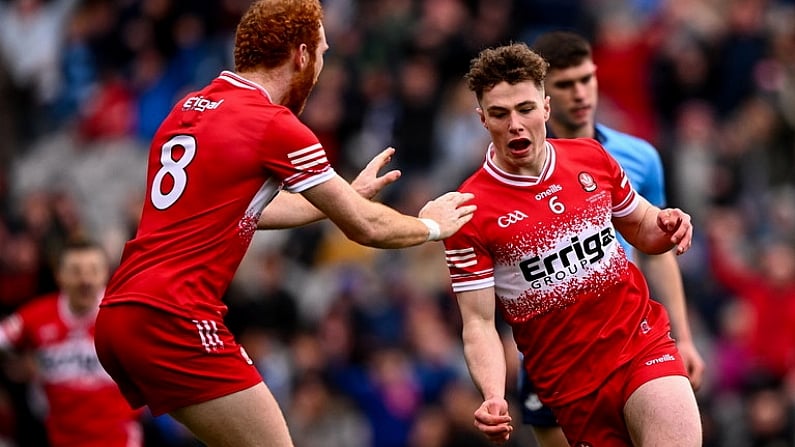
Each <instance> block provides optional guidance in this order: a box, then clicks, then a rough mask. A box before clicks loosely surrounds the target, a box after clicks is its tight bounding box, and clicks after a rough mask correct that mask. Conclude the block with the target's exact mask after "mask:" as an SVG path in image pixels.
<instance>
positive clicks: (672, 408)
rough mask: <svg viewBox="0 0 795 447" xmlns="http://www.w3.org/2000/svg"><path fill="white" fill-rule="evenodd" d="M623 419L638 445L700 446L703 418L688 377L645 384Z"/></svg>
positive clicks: (660, 378) (661, 379)
mask: <svg viewBox="0 0 795 447" xmlns="http://www.w3.org/2000/svg"><path fill="white" fill-rule="evenodd" d="M624 416H625V419H626V422H627V428H628V429H629V433H630V436H631V437H632V442H633V443H634V444H635V445H636V446H639V447H700V446H701V417H700V415H699V411H698V405H697V403H696V398H695V395H694V394H693V390H692V388H691V387H690V382H689V381H688V380H687V377H684V376H665V377H659V378H656V379H653V380H650V381H649V382H646V383H644V384H643V385H641V386H640V387H638V389H636V390H635V391H634V392H633V393H632V395H631V396H630V397H629V399H628V400H627V402H626V404H625V405H624Z"/></svg>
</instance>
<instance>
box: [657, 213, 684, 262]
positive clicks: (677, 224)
mask: <svg viewBox="0 0 795 447" xmlns="http://www.w3.org/2000/svg"><path fill="white" fill-rule="evenodd" d="M657 226H658V227H660V229H661V230H663V231H664V232H665V233H666V234H669V235H671V243H672V244H674V245H676V254H677V255H681V254H682V253H684V252H686V251H687V250H688V249H689V248H690V244H691V243H692V242H693V225H692V224H691V223H690V215H689V214H687V213H685V212H684V211H682V210H680V209H679V208H667V209H664V210H660V212H659V213H657Z"/></svg>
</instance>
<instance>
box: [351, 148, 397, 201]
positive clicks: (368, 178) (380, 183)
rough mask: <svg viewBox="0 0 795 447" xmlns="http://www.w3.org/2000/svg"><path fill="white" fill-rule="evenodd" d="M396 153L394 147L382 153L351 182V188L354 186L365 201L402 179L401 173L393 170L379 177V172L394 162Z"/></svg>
mask: <svg viewBox="0 0 795 447" xmlns="http://www.w3.org/2000/svg"><path fill="white" fill-rule="evenodd" d="M394 153H395V148H393V147H388V148H386V149H384V150H383V151H381V152H380V153H379V154H378V155H376V156H375V157H373V159H372V160H370V162H369V163H367V166H365V167H364V169H362V171H361V172H360V173H359V175H357V176H356V178H355V179H354V180H353V181H352V182H351V186H353V189H355V190H356V192H358V193H359V195H360V196H362V197H364V198H365V199H372V198H373V197H375V196H376V194H378V193H379V192H381V190H382V189H384V187H386V186H387V185H389V184H392V183H394V182H395V181H397V179H399V178H400V175H401V173H400V171H399V170H397V169H393V170H391V171H389V172H387V173H385V174H384V175H380V176H379V175H378V172H379V171H380V170H381V169H384V167H385V166H386V165H387V164H388V163H389V162H390V161H392V155H393V154H394Z"/></svg>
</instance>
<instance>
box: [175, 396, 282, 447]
mask: <svg viewBox="0 0 795 447" xmlns="http://www.w3.org/2000/svg"><path fill="white" fill-rule="evenodd" d="M170 414H171V416H173V417H174V418H175V419H176V420H178V421H180V422H181V423H183V424H185V426H186V427H188V428H189V429H190V430H191V431H192V432H193V433H194V434H195V435H196V436H197V437H198V438H199V439H201V440H202V441H203V442H204V443H205V444H207V446H208V447H233V446H234V447H291V446H292V445H293V443H292V441H291V440H290V435H289V432H288V430H287V423H286V422H285V420H284V415H283V414H282V412H281V410H280V409H279V405H278V403H277V402H276V400H275V399H274V398H273V395H272V394H271V392H270V390H269V389H268V387H267V386H266V385H265V384H264V383H260V384H258V385H255V386H253V387H251V388H248V389H245V390H243V391H238V392H236V393H232V394H229V395H226V396H223V397H219V398H217V399H212V400H209V401H207V402H202V403H200V404H195V405H190V406H188V407H184V408H180V409H178V410H175V411H172V412H171V413H170Z"/></svg>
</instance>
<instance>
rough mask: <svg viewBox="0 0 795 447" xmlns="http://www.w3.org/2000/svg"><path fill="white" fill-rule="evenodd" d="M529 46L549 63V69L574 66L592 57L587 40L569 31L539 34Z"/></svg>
mask: <svg viewBox="0 0 795 447" xmlns="http://www.w3.org/2000/svg"><path fill="white" fill-rule="evenodd" d="M531 48H532V49H533V51H535V52H536V53H538V54H539V55H541V57H543V58H544V59H545V60H546V61H547V62H548V63H549V68H550V70H562V69H564V68H569V67H575V66H577V65H580V64H581V63H582V62H583V61H584V60H586V59H590V58H591V57H592V56H591V44H590V43H589V42H588V40H586V39H585V38H584V37H582V36H581V35H579V34H577V33H574V32H570V31H550V32H547V33H544V34H541V35H540V36H538V37H537V38H536V39H535V40H534V41H533V43H532V45H531Z"/></svg>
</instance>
